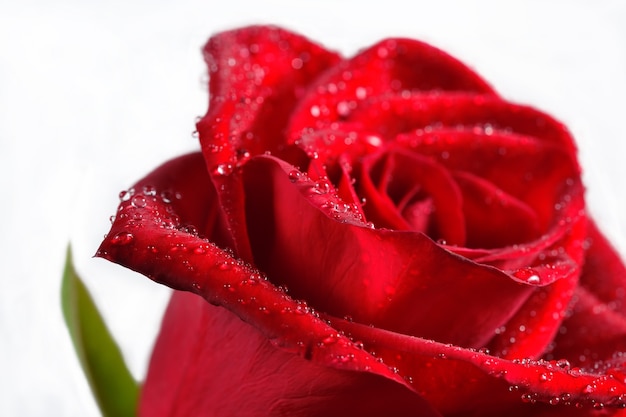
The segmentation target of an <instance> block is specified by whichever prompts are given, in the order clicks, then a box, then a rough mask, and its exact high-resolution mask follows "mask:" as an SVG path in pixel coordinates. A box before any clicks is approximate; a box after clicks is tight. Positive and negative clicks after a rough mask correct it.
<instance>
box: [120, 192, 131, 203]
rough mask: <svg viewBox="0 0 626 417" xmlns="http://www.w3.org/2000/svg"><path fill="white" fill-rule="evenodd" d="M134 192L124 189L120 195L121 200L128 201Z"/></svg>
mask: <svg viewBox="0 0 626 417" xmlns="http://www.w3.org/2000/svg"><path fill="white" fill-rule="evenodd" d="M131 195H132V194H131V193H130V192H128V191H126V190H124V191H120V194H119V197H120V201H128V200H130V196H131Z"/></svg>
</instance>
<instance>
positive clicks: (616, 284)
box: [97, 26, 626, 417]
mask: <svg viewBox="0 0 626 417" xmlns="http://www.w3.org/2000/svg"><path fill="white" fill-rule="evenodd" d="M204 56H205V59H206V61H207V64H208V68H209V72H210V83H209V86H210V104H209V110H208V113H207V114H206V115H205V116H204V117H203V118H202V119H201V120H200V121H199V123H198V126H197V128H198V132H199V136H200V143H201V148H202V152H197V153H193V154H189V155H185V156H182V157H179V158H176V159H173V160H171V161H169V162H167V163H165V164H164V165H162V166H161V167H159V168H157V169H156V170H155V171H153V172H152V173H150V174H149V175H148V176H146V177H145V178H144V179H142V180H141V181H139V182H138V183H137V184H135V185H134V186H133V187H132V188H131V189H129V190H128V191H126V192H123V193H122V194H121V195H120V197H121V203H120V205H119V209H118V212H117V215H116V219H115V221H114V223H113V225H112V228H111V231H110V233H109V234H108V236H107V237H106V239H105V240H104V242H103V243H102V245H101V247H100V249H99V250H98V253H97V255H98V256H100V257H103V258H106V259H109V260H111V261H113V262H117V263H119V264H121V265H124V266H126V267H128V268H130V269H133V270H135V271H138V272H140V273H142V274H144V275H146V276H147V277H149V278H150V279H152V280H154V281H156V282H159V283H162V284H165V285H167V286H169V287H171V288H173V289H175V290H180V291H175V292H174V294H173V296H172V299H171V302H170V304H169V307H168V308H167V311H166V313H165V317H164V319H163V324H162V329H161V333H160V335H159V337H158V340H157V342H156V346H155V348H154V352H153V355H152V359H151V362H150V367H149V371H148V375H147V378H146V381H145V384H144V385H143V389H142V393H141V399H140V409H139V414H140V415H142V416H150V417H154V416H220V417H223V416H307V417H313V416H316V417H317V416H320V417H321V416H347V415H349V416H469V415H475V416H490V415H491V416H499V415H507V416H530V415H532V416H535V415H540V416H552V415H566V416H581V415H585V416H586V415H611V414H613V413H619V412H620V409H621V408H623V407H624V406H625V405H626V369H625V357H624V353H623V352H624V351H625V349H626V337H625V336H626V320H625V318H624V314H625V313H626V305H625V304H624V302H623V298H624V291H625V288H626V269H625V268H624V265H623V263H622V261H621V260H620V259H619V257H618V255H617V254H616V252H615V251H614V249H613V248H612V247H611V246H610V244H609V243H608V242H607V240H606V239H605V238H604V237H603V236H602V234H601V233H600V232H599V231H598V229H597V227H596V226H595V225H594V223H593V222H592V221H591V220H590V219H589V216H588V213H587V211H586V209H585V202H584V189H583V185H582V183H581V178H580V167H579V164H578V161H577V157H576V147H575V144H574V142H573V140H572V137H571V135H570V133H569V132H568V131H567V129H566V128H565V127H564V126H563V125H562V124H561V123H559V122H558V121H556V120H554V119H553V118H551V117H550V116H548V115H546V114H544V113H541V112H539V111H537V110H535V109H533V108H530V107H526V106H521V105H517V104H512V103H510V102H508V101H506V100H504V99H502V98H501V97H500V96H499V95H498V93H496V92H495V91H494V90H493V88H492V87H491V86H489V84H488V83H487V82H485V81H484V80H483V79H482V78H481V77H480V76H478V75H477V74H476V73H474V72H473V71H472V70H470V69H469V68H468V67H466V66H465V65H464V64H463V63H461V62H459V61H457V60H456V59H454V58H453V57H451V56H449V55H447V54H446V53H444V52H442V51H440V50H438V49H436V48H434V47H432V46H429V45H427V44H424V43H421V42H418V41H414V40H408V39H387V40H383V41H381V42H380V43H378V44H376V45H374V46H371V47H369V48H367V49H364V50H362V51H360V52H359V53H358V54H357V55H355V56H354V57H352V58H343V57H341V56H339V55H338V54H336V53H334V52H332V51H329V50H326V49H325V48H323V47H321V46H319V45H317V44H315V43H313V42H311V41H310V40H308V39H306V38H304V37H302V36H300V35H297V34H294V33H290V32H288V31H285V30H282V29H280V28H275V27H265V26H258V27H247V28H243V29H237V30H233V31H229V32H224V33H220V34H218V35H216V36H214V37H213V38H211V39H210V40H209V42H208V43H207V45H206V47H205V48H204Z"/></svg>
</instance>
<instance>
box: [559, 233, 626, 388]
mask: <svg viewBox="0 0 626 417" xmlns="http://www.w3.org/2000/svg"><path fill="white" fill-rule="evenodd" d="M588 245H589V248H588V250H587V256H586V258H585V266H584V268H583V275H582V277H581V286H580V287H579V288H578V289H577V293H576V296H575V298H574V300H575V303H574V305H573V307H572V311H571V313H570V316H569V317H568V318H567V319H566V320H565V321H564V322H563V326H562V328H561V331H560V332H559V334H558V336H557V338H556V340H555V349H554V351H552V352H550V356H553V357H554V356H559V357H568V358H571V361H572V363H574V364H576V365H577V366H581V367H585V368H593V367H594V366H600V367H619V368H621V369H622V370H623V371H625V372H626V357H624V354H623V353H622V352H625V351H626V314H625V311H624V304H623V297H624V287H625V286H626V267H625V266H624V264H623V263H622V262H621V260H620V259H619V255H618V254H617V252H616V251H615V249H613V247H612V246H611V245H610V243H609V242H608V241H607V240H606V238H605V237H604V236H603V235H602V233H601V232H600V231H599V230H598V228H597V226H596V225H595V224H594V223H593V222H591V223H590V225H589V235H588ZM625 377H626V374H625Z"/></svg>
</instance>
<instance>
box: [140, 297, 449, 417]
mask: <svg viewBox="0 0 626 417" xmlns="http://www.w3.org/2000/svg"><path fill="white" fill-rule="evenodd" d="M181 324H182V325H181ZM140 404H141V408H140V413H139V414H140V416H145V417H159V416H168V417H174V416H181V417H183V416H184V417H187V416H220V417H229V416H230V417H239V416H260V415H263V416H268V417H269V416H271V417H278V416H284V417H291V416H294V417H326V416H328V417H333V416H336V417H340V416H341V417H343V416H347V415H354V416H364V417H365V416H371V417H380V416H388V415H393V416H398V417H402V416H406V417H412V416H424V417H428V416H433V417H435V416H439V414H438V413H437V412H435V411H434V410H433V409H432V408H431V407H430V406H429V405H428V404H427V403H426V402H425V401H424V400H423V399H422V398H420V397H419V396H418V395H416V394H415V393H413V392H411V391H410V390H408V389H407V388H405V387H403V386H401V385H399V384H397V383H395V382H392V381H389V380H387V379H385V378H382V377H380V376H377V375H372V374H368V373H361V372H349V371H341V370H337V369H334V368H329V367H327V366H324V365H322V364H319V363H316V362H311V361H307V360H305V359H303V358H301V357H299V356H297V355H293V354H291V353H288V352H285V351H283V350H280V349H276V347H275V346H273V345H272V344H270V343H269V342H268V340H267V339H266V338H265V337H264V336H263V335H262V334H261V333H259V332H258V331H257V330H256V329H255V328H254V327H253V326H251V325H249V324H246V323H244V322H242V321H241V320H240V319H239V318H238V317H237V316H235V315H234V314H232V313H230V312H229V311H227V310H225V309H223V308H219V307H214V306H211V305H209V304H207V303H206V301H205V300H203V299H202V298H200V297H197V296H195V295H191V294H188V293H183V292H176V293H175V294H174V296H173V298H172V301H171V302H170V306H169V307H168V310H167V312H166V314H165V318H164V321H163V325H162V329H161V333H160V334H159V338H158V340H157V344H156V346H155V348H154V352H153V356H152V360H151V364H150V371H149V373H148V377H147V379H146V382H145V384H144V387H143V390H142V398H141V403H140Z"/></svg>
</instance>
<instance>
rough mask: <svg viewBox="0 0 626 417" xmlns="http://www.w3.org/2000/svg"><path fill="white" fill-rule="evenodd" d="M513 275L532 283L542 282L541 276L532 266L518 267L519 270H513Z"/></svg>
mask: <svg viewBox="0 0 626 417" xmlns="http://www.w3.org/2000/svg"><path fill="white" fill-rule="evenodd" d="M513 276H514V277H515V278H517V279H520V280H522V281H525V282H527V283H529V284H532V285H536V284H539V283H540V282H541V278H540V277H539V275H538V274H537V272H536V271H535V270H534V269H532V268H522V269H518V270H517V271H515V272H513Z"/></svg>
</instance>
